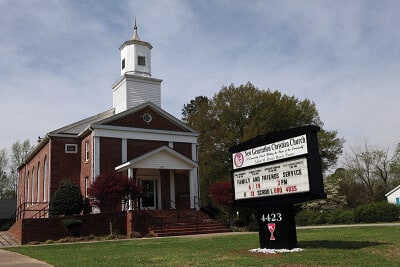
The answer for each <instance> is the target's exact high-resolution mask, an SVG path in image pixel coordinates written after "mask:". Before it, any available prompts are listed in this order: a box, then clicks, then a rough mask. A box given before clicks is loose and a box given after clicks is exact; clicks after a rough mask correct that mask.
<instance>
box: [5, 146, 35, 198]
mask: <svg viewBox="0 0 400 267" xmlns="http://www.w3.org/2000/svg"><path fill="white" fill-rule="evenodd" d="M32 149H33V146H31V144H30V142H29V140H28V139H27V140H25V141H23V142H22V143H21V142H20V141H16V142H15V143H13V144H12V147H11V155H10V165H9V168H10V171H11V172H10V175H9V187H10V188H11V189H12V191H13V192H14V194H15V197H16V196H17V186H18V171H17V170H18V167H19V166H20V165H21V164H22V163H23V162H24V160H25V159H26V157H27V156H28V154H29V153H30V152H31V151H32Z"/></svg>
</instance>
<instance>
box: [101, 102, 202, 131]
mask: <svg viewBox="0 0 400 267" xmlns="http://www.w3.org/2000/svg"><path fill="white" fill-rule="evenodd" d="M96 125H108V126H117V127H130V128H142V129H154V130H166V131H178V132H191V133H195V131H194V130H193V129H192V128H190V127H189V126H187V125H186V124H184V123H183V122H182V121H180V120H179V119H177V118H175V117H174V116H172V115H171V114H169V113H168V112H166V111H165V110H163V109H161V108H159V107H158V106H156V105H154V104H153V103H151V102H147V103H144V104H142V105H139V106H137V107H134V108H131V109H128V110H126V111H124V112H121V113H118V114H116V115H114V116H112V117H109V118H107V119H105V120H103V121H99V122H97V123H96Z"/></svg>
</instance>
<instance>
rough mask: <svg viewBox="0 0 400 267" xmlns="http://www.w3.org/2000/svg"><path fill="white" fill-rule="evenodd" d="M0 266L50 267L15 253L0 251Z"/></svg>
mask: <svg viewBox="0 0 400 267" xmlns="http://www.w3.org/2000/svg"><path fill="white" fill-rule="evenodd" d="M0 259H1V260H0V266H1V267H3V266H4V267H6V266H7V267H14V266H15V267H49V266H52V265H50V264H47V263H45V262H41V261H38V260H35V259H32V258H29V257H28V256H25V255H21V254H18V253H15V252H11V251H7V250H4V249H0Z"/></svg>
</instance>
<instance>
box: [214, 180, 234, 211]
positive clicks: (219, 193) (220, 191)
mask: <svg viewBox="0 0 400 267" xmlns="http://www.w3.org/2000/svg"><path fill="white" fill-rule="evenodd" d="M208 193H209V194H210V196H211V198H212V199H214V201H215V202H217V203H218V204H220V205H223V206H227V207H230V206H232V202H233V198H232V182H231V181H226V182H216V183H213V184H212V185H211V186H210V188H209V189H208Z"/></svg>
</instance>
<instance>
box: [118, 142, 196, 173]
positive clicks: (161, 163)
mask: <svg viewBox="0 0 400 267" xmlns="http://www.w3.org/2000/svg"><path fill="white" fill-rule="evenodd" d="M196 167H197V162H195V161H193V160H191V159H189V158H187V157H185V156H184V155H182V154H180V153H179V152H176V151H175V150H173V149H172V148H170V147H167V146H162V147H159V148H157V149H154V150H152V151H150V152H148V153H146V154H143V155H141V156H139V157H136V158H134V159H132V160H130V161H128V162H126V163H123V164H121V165H119V166H117V167H116V168H115V170H116V171H125V170H127V169H130V168H133V169H166V170H168V169H172V170H190V169H193V168H196Z"/></svg>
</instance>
